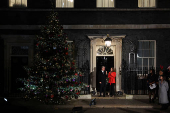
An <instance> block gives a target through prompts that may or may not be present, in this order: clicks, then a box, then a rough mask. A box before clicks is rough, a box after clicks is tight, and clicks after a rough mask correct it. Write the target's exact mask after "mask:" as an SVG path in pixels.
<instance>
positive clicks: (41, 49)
mask: <svg viewBox="0 0 170 113" xmlns="http://www.w3.org/2000/svg"><path fill="white" fill-rule="evenodd" d="M67 39H68V37H67V34H66V33H64V32H63V27H62V25H60V24H59V19H58V13H57V12H53V13H51V15H50V16H49V22H48V24H47V25H45V26H42V28H41V35H39V36H37V40H36V47H35V58H34V64H33V66H32V67H24V68H25V70H26V71H27V73H28V78H27V79H25V78H24V79H22V78H18V80H19V81H21V82H22V83H23V84H24V87H22V88H19V89H20V90H21V91H23V92H25V93H26V96H25V98H37V99H39V100H40V101H43V102H46V103H49V102H52V103H55V104H62V102H61V100H62V99H64V98H65V99H68V98H73V97H77V96H78V95H79V94H80V91H81V89H82V88H85V87H88V86H87V85H86V84H85V83H81V82H77V79H78V77H81V76H82V75H83V73H82V72H80V71H79V70H78V69H77V68H76V65H75V60H74V59H73V58H72V57H71V55H70V54H72V53H69V52H68V48H69V44H68V43H67Z"/></svg>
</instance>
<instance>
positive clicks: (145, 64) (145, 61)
mask: <svg viewBox="0 0 170 113" xmlns="http://www.w3.org/2000/svg"><path fill="white" fill-rule="evenodd" d="M143 67H144V68H145V67H146V68H148V58H144V59H143Z"/></svg>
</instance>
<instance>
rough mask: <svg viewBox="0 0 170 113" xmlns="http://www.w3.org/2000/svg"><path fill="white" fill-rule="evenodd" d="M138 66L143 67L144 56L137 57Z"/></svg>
mask: <svg viewBox="0 0 170 113" xmlns="http://www.w3.org/2000/svg"><path fill="white" fill-rule="evenodd" d="M137 63H138V67H142V58H137Z"/></svg>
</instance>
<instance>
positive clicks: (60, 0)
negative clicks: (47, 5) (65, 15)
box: [56, 0, 74, 8]
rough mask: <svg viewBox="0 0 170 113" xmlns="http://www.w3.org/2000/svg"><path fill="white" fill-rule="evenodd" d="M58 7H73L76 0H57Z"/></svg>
mask: <svg viewBox="0 0 170 113" xmlns="http://www.w3.org/2000/svg"><path fill="white" fill-rule="evenodd" d="M56 7H58V8H73V7H74V0H56Z"/></svg>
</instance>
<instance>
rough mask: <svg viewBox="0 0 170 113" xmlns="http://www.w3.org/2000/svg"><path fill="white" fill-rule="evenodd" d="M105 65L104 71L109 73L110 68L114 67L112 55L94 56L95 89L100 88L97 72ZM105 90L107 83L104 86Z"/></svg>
mask: <svg viewBox="0 0 170 113" xmlns="http://www.w3.org/2000/svg"><path fill="white" fill-rule="evenodd" d="M102 66H105V67H106V71H107V72H108V73H109V71H110V68H111V67H114V56H97V57H96V89H97V91H99V90H100V86H99V81H98V73H99V71H101V67H102ZM106 91H109V84H107V86H106Z"/></svg>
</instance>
